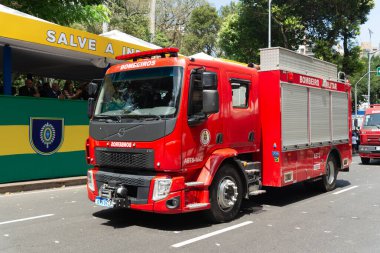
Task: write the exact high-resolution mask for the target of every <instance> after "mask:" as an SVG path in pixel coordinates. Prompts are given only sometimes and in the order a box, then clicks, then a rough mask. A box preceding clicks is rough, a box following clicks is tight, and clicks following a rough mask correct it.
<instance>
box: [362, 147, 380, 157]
mask: <svg viewBox="0 0 380 253" xmlns="http://www.w3.org/2000/svg"><path fill="white" fill-rule="evenodd" d="M359 155H360V157H364V158H380V146H367V145H360V146H359Z"/></svg>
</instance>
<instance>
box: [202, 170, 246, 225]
mask: <svg viewBox="0 0 380 253" xmlns="http://www.w3.org/2000/svg"><path fill="white" fill-rule="evenodd" d="M242 199H243V184H242V180H241V178H240V176H239V174H238V172H237V170H236V167H235V166H233V165H231V164H224V165H223V166H222V167H221V168H220V169H219V171H218V172H217V173H216V175H215V177H214V180H213V182H212V184H211V186H210V204H211V208H210V209H209V210H208V212H207V216H208V218H209V219H210V220H211V221H213V222H217V223H220V222H226V221H230V220H232V219H234V218H235V217H236V215H237V214H238V213H239V210H240V206H241V202H242Z"/></svg>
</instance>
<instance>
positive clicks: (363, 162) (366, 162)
mask: <svg viewBox="0 0 380 253" xmlns="http://www.w3.org/2000/svg"><path fill="white" fill-rule="evenodd" d="M360 159H361V160H362V164H369V161H370V160H371V158H367V157H360Z"/></svg>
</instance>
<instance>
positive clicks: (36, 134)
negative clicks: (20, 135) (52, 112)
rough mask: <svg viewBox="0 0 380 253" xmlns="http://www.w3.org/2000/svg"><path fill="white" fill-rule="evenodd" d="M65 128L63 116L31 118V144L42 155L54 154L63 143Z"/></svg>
mask: <svg viewBox="0 0 380 253" xmlns="http://www.w3.org/2000/svg"><path fill="white" fill-rule="evenodd" d="M63 129H64V120H63V118H30V122H29V142H30V145H31V146H32V148H33V149H34V151H36V152H37V153H39V154H41V155H51V154H54V153H55V152H57V151H58V149H59V148H60V147H61V145H62V143H63Z"/></svg>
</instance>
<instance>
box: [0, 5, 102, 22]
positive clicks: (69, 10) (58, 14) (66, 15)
mask: <svg viewBox="0 0 380 253" xmlns="http://www.w3.org/2000/svg"><path fill="white" fill-rule="evenodd" d="M102 2H103V1H102V0H71V1H66V0H54V1H53V0H48V1H29V0H3V1H2V4H4V5H6V6H8V7H10V8H13V9H16V10H19V11H22V12H25V13H27V14H30V15H33V16H36V17H39V18H41V19H45V20H47V21H51V22H54V23H57V24H60V25H64V26H69V25H71V24H74V23H84V24H90V23H92V22H102V21H107V20H108V14H109V13H108V10H107V8H106V7H105V6H104V5H102Z"/></svg>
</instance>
